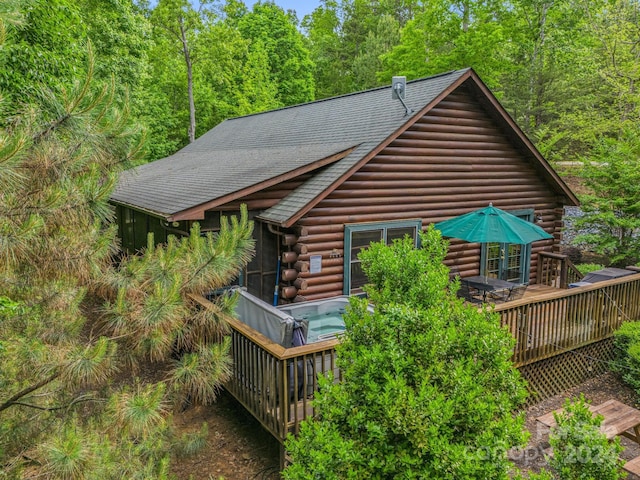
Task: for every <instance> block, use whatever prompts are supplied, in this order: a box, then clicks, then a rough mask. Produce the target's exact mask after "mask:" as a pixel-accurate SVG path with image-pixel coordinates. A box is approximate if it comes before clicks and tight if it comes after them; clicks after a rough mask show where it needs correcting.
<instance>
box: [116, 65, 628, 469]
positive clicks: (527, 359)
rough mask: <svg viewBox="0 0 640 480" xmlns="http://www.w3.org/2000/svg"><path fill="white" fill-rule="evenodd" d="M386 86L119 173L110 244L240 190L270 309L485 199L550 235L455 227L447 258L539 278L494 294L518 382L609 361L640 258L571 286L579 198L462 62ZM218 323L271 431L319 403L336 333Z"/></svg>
mask: <svg viewBox="0 0 640 480" xmlns="http://www.w3.org/2000/svg"><path fill="white" fill-rule="evenodd" d="M394 90H395V89H394V88H392V87H389V86H387V87H381V88H377V89H373V90H368V91H364V92H358V93H353V94H350V95H343V96H339V97H335V98H329V99H325V100H319V101H316V102H311V103H306V104H302V105H297V106H293V107H287V108H282V109H279V110H274V111H269V112H264V113H259V114H254V115H249V116H245V117H240V118H234V119H229V120H227V121H225V122H223V123H221V124H220V125H218V126H216V127H215V128H213V129H212V130H210V131H209V132H207V133H206V134H204V135H202V136H201V137H200V138H198V139H197V140H196V141H195V142H194V143H192V144H190V145H188V146H186V147H185V148H183V149H182V150H180V151H178V152H177V153H175V154H174V155H171V156H170V157H167V158H164V159H161V160H158V161H155V162H152V163H149V164H146V165H142V166H139V167H137V168H135V169H133V170H130V171H128V172H125V173H124V174H123V175H122V177H121V179H120V182H119V185H118V186H117V189H116V190H115V192H114V194H113V196H112V201H113V203H114V204H115V205H116V209H117V219H118V226H119V231H120V237H121V240H122V246H123V248H124V249H125V250H127V251H129V252H134V251H136V250H138V249H140V248H142V247H144V246H145V245H146V238H147V233H148V232H154V234H155V238H156V241H158V242H163V241H165V240H166V238H167V235H168V234H177V235H184V234H187V232H188V231H189V228H190V226H191V225H192V224H193V222H199V223H200V225H201V228H202V230H203V231H215V230H216V229H217V228H219V224H220V216H221V215H232V214H234V213H236V212H238V211H239V208H240V205H241V204H246V205H247V207H248V210H249V214H250V216H251V217H252V218H253V220H254V221H255V228H254V237H255V240H256V254H255V257H254V258H253V260H252V261H251V263H250V264H249V265H248V266H247V268H246V269H245V270H244V272H242V274H241V276H240V278H239V283H240V284H241V285H243V286H245V287H246V288H247V291H248V292H249V294H253V295H254V296H257V297H259V298H261V299H262V300H265V301H266V302H268V303H271V301H272V299H273V291H274V284H275V282H276V277H277V274H276V272H277V271H278V268H279V266H281V275H280V278H279V285H278V290H279V303H280V304H281V306H280V307H279V308H280V309H285V308H294V307H304V306H305V305H297V304H294V302H297V301H303V300H318V301H324V300H321V299H324V298H329V297H335V296H338V295H344V294H347V295H348V294H352V293H357V292H359V291H360V289H361V287H362V285H363V283H364V281H365V278H364V276H363V274H362V271H361V269H360V265H359V263H358V258H357V253H358V252H359V251H360V250H361V249H362V248H366V247H367V246H368V245H369V243H370V242H371V241H377V240H381V239H382V240H385V241H387V242H391V241H392V240H393V239H394V238H398V237H402V236H404V235H405V234H408V235H411V236H412V237H413V238H414V239H416V237H417V232H418V231H419V230H420V229H425V228H426V227H427V226H428V225H429V224H431V223H436V222H439V221H443V220H446V219H449V218H452V217H454V216H457V215H460V214H463V213H467V212H470V211H472V210H476V209H479V208H482V207H486V206H487V205H488V204H489V203H493V205H494V206H496V207H499V208H501V209H503V210H506V211H509V212H511V213H514V214H515V215H517V216H520V217H522V218H524V219H526V220H529V221H535V222H536V224H538V225H539V226H541V227H542V228H543V229H544V230H545V231H547V232H548V233H550V234H552V235H553V238H551V239H549V240H541V241H537V242H534V243H533V244H530V245H513V244H511V245H501V244H470V243H466V242H462V241H457V240H452V241H451V243H450V247H449V254H448V256H447V259H446V262H447V264H448V265H449V266H451V267H455V268H456V269H457V270H458V271H459V272H460V275H461V276H463V277H464V276H472V275H477V274H486V275H489V276H495V277H500V278H506V279H508V280H511V281H516V282H521V283H530V284H536V285H535V286H536V287H542V288H541V289H540V290H539V291H538V292H537V293H536V294H535V295H533V296H531V297H528V298H523V299H520V300H515V301H509V302H505V303H502V304H500V305H496V306H495V307H494V311H495V313H496V314H498V315H499V316H500V322H501V323H502V324H503V325H504V326H505V328H507V329H509V331H511V332H512V334H513V335H514V338H515V339H516V344H515V346H514V355H513V361H514V364H515V365H516V366H517V367H518V369H519V370H520V372H521V374H522V375H523V377H524V378H525V379H526V380H527V382H528V385H529V389H530V390H531V392H532V394H533V395H532V397H531V398H533V399H542V398H546V397H549V396H552V395H556V394H558V393H560V392H562V391H564V390H566V389H567V388H571V387H572V386H574V385H577V384H578V383H580V382H582V381H585V380H586V379H588V378H591V377H593V376H595V375H599V374H601V373H604V372H605V371H607V368H608V367H607V366H608V361H610V360H611V359H612V358H613V356H614V352H615V350H614V346H613V341H612V337H613V332H614V331H615V330H616V329H617V328H619V326H620V325H621V323H622V322H624V321H630V320H631V321H633V320H638V319H640V301H639V300H638V299H640V275H630V276H627V277H623V278H618V279H613V280H609V281H607V282H601V283H597V284H593V285H586V286H581V287H579V288H572V289H569V288H567V285H568V284H569V283H570V282H571V281H574V279H571V278H569V273H568V272H569V270H570V269H569V268H567V265H568V262H567V259H566V256H564V255H561V254H559V253H558V250H559V246H560V242H561V239H562V225H563V223H562V218H563V212H564V209H563V207H564V206H565V205H577V203H578V201H577V198H576V197H575V195H574V194H573V193H572V192H571V190H570V189H569V188H568V187H567V185H566V184H565V183H564V182H563V181H562V179H561V178H560V177H559V176H558V174H557V173H556V172H555V171H554V170H553V168H551V166H550V165H549V164H548V163H547V161H546V160H545V159H544V158H543V157H542V156H541V155H540V153H539V152H538V151H537V149H536V148H535V146H534V145H533V144H532V142H531V141H530V140H529V139H528V138H527V137H526V136H525V135H524V133H523V132H522V130H520V128H519V127H518V126H517V125H516V124H515V122H514V121H513V119H512V118H511V117H510V116H509V115H508V114H507V112H506V111H505V110H504V108H503V107H502V106H501V105H500V103H499V102H498V100H497V99H496V98H495V97H494V96H493V95H492V93H491V92H490V91H489V90H488V88H487V87H486V86H485V85H484V83H483V82H482V81H481V80H480V78H479V77H478V76H477V74H476V73H475V72H474V71H473V70H472V69H465V70H458V71H453V72H449V73H445V74H441V75H436V76H433V77H429V78H425V79H420V80H415V81H411V82H408V83H407V84H406V88H405V98H404V99H403V100H402V101H401V100H400V99H398V98H394V97H397V95H393V93H392V92H393V91H394ZM558 287H560V288H558ZM545 288H546V289H547V290H546V292H543V293H540V292H542V291H543V290H544V289H545ZM196 301H199V302H201V303H202V304H203V305H206V304H207V302H208V301H207V300H206V299H205V298H204V297H198V298H197V299H196ZM287 303H290V304H291V305H282V304H287ZM307 305H308V304H307ZM270 308H273V307H270ZM229 322H230V325H231V327H232V332H231V343H232V357H233V360H234V361H233V372H232V377H231V379H230V380H229V381H228V382H227V383H226V384H225V388H226V389H227V390H228V391H229V392H230V393H231V394H232V395H233V396H234V397H235V398H236V399H237V400H238V401H239V402H240V403H241V404H242V405H244V407H246V408H247V410H249V412H251V414H252V415H253V416H254V417H255V418H256V419H258V420H259V421H260V423H261V424H262V425H263V427H264V428H266V429H267V430H268V431H269V432H271V433H272V434H273V435H274V437H275V438H276V439H277V440H278V441H279V442H280V443H281V445H283V442H284V440H285V438H286V437H287V435H288V434H290V433H294V434H295V433H297V432H298V431H299V427H300V422H301V421H302V420H304V419H305V418H309V417H312V416H314V415H316V413H317V412H316V411H315V407H314V405H313V403H312V401H311V399H312V397H313V392H314V391H315V390H316V389H317V378H318V377H319V376H320V375H323V374H325V373H327V372H329V371H332V372H333V373H334V375H336V376H335V378H337V379H339V376H340V372H339V370H337V369H336V368H337V367H336V363H335V359H336V352H335V347H336V345H337V344H338V343H339V339H337V338H331V339H327V340H323V341H318V342H316V343H309V344H307V345H303V346H295V347H288V348H287V347H283V346H282V344H278V343H277V342H274V341H273V340H272V339H270V338H267V337H266V336H264V335H262V334H260V333H259V332H257V331H256V330H254V329H252V328H250V327H248V326H247V325H246V324H245V323H243V322H239V321H237V320H234V319H230V321H229ZM294 365H296V366H297V367H295V371H296V372H297V373H298V374H297V375H296V374H292V372H293V371H294V369H293V368H292V366H294ZM299 366H303V367H302V369H300V368H299ZM300 373H302V375H300ZM292 392H293V395H292ZM296 392H297V393H296ZM300 392H303V393H302V395H300ZM304 392H306V393H304ZM307 394H309V395H307ZM284 459H285V452H284V448H281V464H282V465H284V461H285V460H284Z"/></svg>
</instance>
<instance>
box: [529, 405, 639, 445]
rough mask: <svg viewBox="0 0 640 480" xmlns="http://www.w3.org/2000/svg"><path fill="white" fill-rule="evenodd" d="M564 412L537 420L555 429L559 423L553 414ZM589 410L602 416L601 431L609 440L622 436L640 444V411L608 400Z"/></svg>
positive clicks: (543, 416) (590, 407)
mask: <svg viewBox="0 0 640 480" xmlns="http://www.w3.org/2000/svg"><path fill="white" fill-rule="evenodd" d="M563 410H564V409H562V408H560V409H558V410H554V411H553V412H549V413H547V414H545V415H542V416H540V417H538V418H536V420H537V421H538V422H540V423H541V424H542V425H545V426H547V427H549V428H552V427H555V426H556V425H557V423H556V420H555V418H554V416H553V414H554V413H560V412H562V411H563ZM589 410H591V411H592V412H593V413H595V414H599V415H602V417H603V420H602V425H601V426H600V431H601V432H602V433H604V434H605V435H606V436H607V438H608V439H609V440H611V439H612V438H614V437H616V436H618V435H622V436H623V437H626V438H628V439H630V440H633V441H634V442H636V443H637V444H640V410H637V409H635V408H633V407H630V406H629V405H625V404H624V403H621V402H619V401H617V400H607V401H606V402H604V403H601V404H600V405H591V406H589Z"/></svg>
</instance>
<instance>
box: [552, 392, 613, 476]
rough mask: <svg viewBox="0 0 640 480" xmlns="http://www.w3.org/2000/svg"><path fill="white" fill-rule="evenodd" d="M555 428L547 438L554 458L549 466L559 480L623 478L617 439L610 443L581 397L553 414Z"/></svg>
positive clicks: (596, 417)
mask: <svg viewBox="0 0 640 480" xmlns="http://www.w3.org/2000/svg"><path fill="white" fill-rule="evenodd" d="M554 417H555V419H556V422H557V426H556V427H555V428H553V429H552V431H551V433H550V435H549V443H550V444H551V447H552V448H553V456H552V457H550V458H549V459H548V460H549V464H550V465H551V467H552V468H553V469H554V470H555V471H556V472H557V473H558V477H559V479H560V480H617V479H619V478H625V477H626V474H625V473H624V472H623V471H622V469H621V467H622V465H623V464H624V460H621V459H620V458H619V455H620V453H621V452H622V450H623V447H622V445H620V438H618V437H616V438H614V439H613V441H609V440H608V439H607V436H606V435H605V434H604V433H602V432H601V431H600V425H601V424H602V416H598V415H597V416H593V414H592V413H591V411H589V405H588V404H587V403H586V401H585V399H584V396H583V395H581V396H580V398H579V399H578V400H576V401H575V402H571V401H570V400H569V399H567V400H566V402H565V406H564V412H562V413H561V414H554Z"/></svg>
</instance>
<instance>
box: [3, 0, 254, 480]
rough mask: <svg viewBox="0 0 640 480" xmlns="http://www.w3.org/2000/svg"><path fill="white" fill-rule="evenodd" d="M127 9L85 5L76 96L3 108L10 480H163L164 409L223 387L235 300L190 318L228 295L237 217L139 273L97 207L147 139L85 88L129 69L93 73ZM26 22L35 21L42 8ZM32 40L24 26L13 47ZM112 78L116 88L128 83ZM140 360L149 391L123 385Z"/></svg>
mask: <svg viewBox="0 0 640 480" xmlns="http://www.w3.org/2000/svg"><path fill="white" fill-rule="evenodd" d="M54 3H55V5H53V4H52V7H55V6H57V5H64V4H65V3H64V2H62V1H60V2H54ZM127 5H128V6H129V7H130V4H127V3H126V2H124V1H123V2H119V1H117V0H114V2H112V6H113V8H114V10H110V9H109V8H108V5H107V3H103V2H93V3H91V6H90V7H91V8H89V11H90V12H91V13H90V14H92V15H95V16H96V17H100V18H95V19H93V20H94V22H87V23H86V24H83V25H79V26H78V28H80V27H82V28H85V27H87V28H88V31H91V28H97V29H102V34H103V35H104V36H105V37H108V38H102V40H103V41H104V42H105V43H100V44H99V45H98V46H97V47H96V50H97V51H95V50H93V49H92V48H90V47H88V48H85V49H84V50H83V54H82V55H80V56H79V57H81V58H82V57H84V58H88V59H89V61H88V62H86V64H83V67H82V71H86V78H85V79H84V80H83V81H75V80H74V79H73V75H71V74H69V75H70V76H69V77H66V76H65V75H66V73H65V72H63V71H62V70H60V72H59V74H60V78H59V81H58V82H53V80H52V77H51V78H49V75H52V76H55V75H53V74H52V72H54V70H48V71H46V72H44V73H46V76H47V78H49V79H50V80H51V81H52V82H53V83H52V84H51V85H50V86H45V85H40V84H36V83H35V82H33V81H30V82H31V83H30V89H29V90H25V91H24V92H19V93H20V94H21V97H20V100H21V102H25V107H24V109H22V110H18V107H19V104H18V103H15V102H14V103H9V104H7V105H8V106H7V108H6V111H8V112H10V113H11V115H10V116H6V117H4V118H3V120H2V129H1V130H0V167H1V168H0V196H1V197H2V202H0V463H1V464H2V466H3V476H6V477H7V478H21V477H23V476H41V477H45V478H87V479H101V480H102V479H114V480H115V479H121V478H158V479H162V478H168V477H169V470H168V466H169V463H168V460H169V456H168V452H169V449H170V448H172V447H173V446H175V444H176V443H177V442H178V441H179V440H178V439H175V438H173V435H172V432H171V428H170V422H169V419H170V417H169V416H168V411H169V408H170V407H171V406H172V403H171V400H172V399H175V401H176V403H180V404H184V403H185V402H186V401H187V400H188V401H189V402H207V401H210V400H211V399H212V398H213V397H214V396H215V393H216V392H217V388H218V387H219V385H220V382H221V381H223V380H224V378H226V376H227V375H228V369H229V358H228V355H227V352H228V349H229V345H228V342H226V341H224V340H223V335H224V333H225V332H226V331H227V326H226V318H227V317H228V316H229V315H230V314H231V312H232V310H233V299H223V300H221V301H220V302H218V303H209V304H205V305H204V306H202V307H200V306H199V305H198V304H197V302H196V300H194V297H193V296H192V294H199V293H201V292H203V291H207V290H209V289H210V288H216V287H217V286H221V285H223V284H225V283H228V282H229V280H230V279H231V278H233V277H234V276H235V275H237V272H238V270H239V269H240V268H241V267H242V266H244V264H245V263H246V262H247V261H248V258H249V256H250V254H251V252H252V240H251V228H252V226H251V223H250V222H249V221H248V219H247V214H246V210H243V213H242V216H241V218H240V219H232V221H231V222H223V223H224V224H223V227H222V229H221V231H220V233H219V234H218V235H216V236H215V237H214V236H211V235H210V236H207V237H201V236H200V232H199V230H198V228H197V227H196V228H194V230H193V233H192V236H190V237H188V238H185V239H183V240H181V241H177V240H176V239H172V240H170V241H169V244H168V245H167V246H165V247H158V248H156V247H153V246H152V247H150V248H149V251H148V252H147V256H146V257H145V258H144V259H142V258H139V259H123V260H122V262H121V263H120V264H118V265H116V264H114V262H113V254H114V253H115V252H116V246H117V244H116V238H115V234H116V229H115V227H114V225H112V224H111V221H112V219H113V208H112V206H110V204H109V197H110V195H111V191H112V189H113V187H114V185H115V182H116V179H117V175H118V173H119V171H120V169H121V168H124V167H127V166H128V165H130V164H132V163H133V162H135V161H137V160H138V159H139V154H140V152H141V144H142V142H143V140H144V136H143V134H142V132H141V131H140V130H139V129H138V128H136V127H133V126H132V122H131V119H130V116H129V114H130V111H129V109H128V108H127V106H126V105H124V106H123V105H122V104H120V103H119V102H120V100H122V98H123V97H124V96H125V94H124V92H123V90H126V88H123V87H126V85H124V84H123V83H120V84H119V85H118V87H120V88H118V87H116V85H115V82H109V83H105V84H101V83H97V82H95V78H94V76H93V75H94V67H97V66H99V67H100V69H102V70H103V73H105V71H104V69H107V70H108V68H107V67H106V66H107V65H108V64H109V62H110V61H116V60H114V59H117V60H118V61H122V62H125V63H126V61H127V60H128V59H130V57H128V54H127V53H126V52H125V51H124V50H122V51H120V52H119V53H114V52H113V51H111V53H112V54H113V55H112V56H111V57H110V58H111V60H109V62H105V63H102V64H100V63H98V62H97V61H96V62H94V61H93V58H94V52H95V53H97V54H103V53H105V52H107V51H108V50H110V49H111V50H113V49H115V48H116V46H117V45H119V46H120V47H122V48H123V49H126V48H128V47H127V45H129V46H131V43H132V42H133V43H135V41H133V39H132V38H131V37H127V38H123V37H120V36H119V33H123V32H125V31H126V30H127V28H125V26H126V25H127V22H128V21H129V20H131V21H134V19H131V18H129V17H127V15H126V14H125V13H126V12H124V11H122V12H121V11H120V10H118V8H119V7H122V8H124V9H125V10H127V9H126V7H127ZM5 6H6V4H4V3H3V5H2V7H0V25H1V26H2V28H7V25H9V26H11V30H10V31H9V34H8V35H6V36H5V37H4V38H8V39H9V41H10V42H13V41H14V40H15V41H22V40H20V38H21V37H20V32H19V31H17V30H16V29H15V27H14V25H18V24H19V22H18V21H16V19H17V20H20V15H15V16H13V15H11V16H7V17H5V16H4V10H3V9H4V8H5ZM74 8H75V4H74ZM102 8H104V9H106V10H105V11H106V12H108V13H115V12H120V13H122V14H123V18H122V19H121V20H122V23H123V25H122V26H121V27H120V28H121V29H122V30H118V28H117V26H115V25H111V27H113V28H114V29H115V30H109V29H108V28H106V26H105V24H104V23H102V22H106V23H109V22H108V18H109V15H106V13H105V12H103V11H102V10H101V9H102ZM74 11H75V10H74ZM127 11H128V10H127ZM34 12H35V13H38V15H40V14H42V13H43V7H42V5H41V4H39V3H38V2H35V3H34V7H33V10H31V13H34ZM52 12H58V11H57V10H56V9H55V8H53V10H52ZM35 13H34V14H35ZM58 13H59V12H58ZM58 13H56V15H57V14H58ZM103 13H105V16H104V17H103ZM129 13H131V11H129ZM87 14H89V13H87ZM56 15H54V18H53V19H51V22H50V23H47V22H49V21H48V20H47V22H45V23H46V25H47V28H49V29H51V30H50V31H46V32H45V31H43V32H36V33H38V35H42V36H44V37H46V38H49V36H51V37H52V38H54V37H55V36H56V32H55V29H54V27H55V26H56V25H55V17H56ZM134 17H135V18H138V17H136V16H135V15H134ZM30 18H31V17H29V15H26V16H25V22H29V21H30ZM71 18H72V19H75V18H76V17H75V16H74V15H71ZM37 25H40V26H42V25H43V24H42V23H37ZM64 25H65V22H64V21H61V27H64ZM91 25H93V26H91ZM101 25H102V26H101ZM103 27H104V28H103ZM32 28H34V25H31V24H28V25H24V30H23V32H26V31H29V29H32ZM3 31H6V30H3ZM112 37H113V40H114V43H109V41H108V40H109V39H110V38H112ZM38 38H40V37H38ZM61 38H66V37H64V36H62V37H61ZM27 43H28V42H27ZM11 46H13V45H11ZM32 46H33V48H34V49H35V50H37V49H38V48H40V46H38V45H32ZM54 46H55V45H54ZM3 47H4V46H3ZM62 47H63V46H60V48H62ZM71 47H73V46H72V45H70V46H69V48H70V49H71V50H72V48H71ZM125 47H126V48H125ZM52 48H53V47H52ZM74 48H75V47H74ZM83 48H84V47H83ZM7 52H9V53H11V52H15V50H14V49H13V48H6V49H5V48H0V62H4V64H7V61H9V63H10V62H11V61H15V59H14V58H10V59H7V57H6V55H7ZM53 53H54V55H52V59H54V60H55V59H56V52H53ZM65 55H66V54H65ZM61 58H63V60H64V59H66V57H65V56H64V55H63V56H62V57H61ZM67 60H68V61H69V64H68V65H66V66H65V68H67V67H69V69H70V70H69V71H73V68H71V66H72V65H74V62H75V61H76V60H77V59H75V58H74V59H71V58H69V59H67ZM112 66H114V71H115V70H117V72H118V75H122V76H123V77H127V74H126V72H136V71H138V70H137V69H136V68H137V67H136V66H134V65H129V66H127V65H120V67H122V68H120V69H115V65H113V64H112ZM138 66H139V65H138ZM56 71H57V70H56ZM21 73H22V72H21ZM133 77H135V75H133V76H131V77H128V78H133ZM24 78H26V77H24ZM16 85H19V82H18V81H15V82H12V83H10V84H7V88H10V89H14V88H17V87H16ZM10 92H11V93H17V92H15V91H14V90H10ZM151 245H153V242H151ZM98 294H101V295H104V296H106V297H107V298H108V299H109V305H108V307H107V308H103V309H101V308H100V307H99V305H98V304H99V301H98V298H97V295H98ZM196 298H197V297H196ZM97 317H102V320H103V324H104V325H106V326H108V328H105V330H104V331H103V333H104V334H103V335H100V334H99V333H98V331H97V329H98V326H99V325H96V324H95V323H94V322H89V321H88V318H89V319H91V320H95V319H96V318H97ZM126 323H129V324H128V325H126ZM136 329H137V330H136ZM114 332H117V334H118V335H120V336H117V337H114V336H113V335H112V334H113V333H114ZM172 354H174V357H173V358H174V359H175V360H176V363H175V365H174V364H172V363H171V361H170V360H171V358H172ZM151 360H157V361H158V362H159V363H158V364H157V365H156V367H157V368H156V370H157V371H158V372H159V373H158V374H157V377H158V379H159V380H157V383H152V380H150V379H149V378H147V379H146V381H144V382H143V381H138V382H137V383H135V385H134V386H132V387H125V386H123V385H122V383H121V382H123V381H125V380H126V379H127V378H129V379H133V378H134V376H135V372H136V371H137V369H138V368H139V367H140V366H141V365H142V363H143V362H145V361H151ZM180 368H182V370H180ZM162 373H166V374H167V375H166V377H162ZM178 373H181V375H179V374H178ZM119 374H122V375H119Z"/></svg>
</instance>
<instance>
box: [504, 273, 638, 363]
mask: <svg viewBox="0 0 640 480" xmlns="http://www.w3.org/2000/svg"><path fill="white" fill-rule="evenodd" d="M495 311H496V312H497V313H499V314H500V317H501V321H502V324H503V325H506V326H507V328H508V329H509V331H510V332H511V333H512V334H513V336H514V337H515V338H516V342H517V343H516V346H515V348H514V353H513V361H514V363H515V365H516V366H517V367H520V366H522V365H526V364H529V363H533V362H536V361H539V360H542V359H545V358H549V357H552V356H555V355H559V354H560V353H563V352H566V351H569V350H575V349H577V348H580V347H583V346H586V345H589V344H591V343H595V342H598V341H600V340H604V339H606V338H608V337H610V336H612V335H613V332H614V331H615V330H616V329H617V328H619V327H620V325H621V324H622V322H624V321H628V320H639V319H640V275H631V276H627V277H622V278H617V279H613V280H608V281H606V282H599V283H594V284H591V285H586V286H581V287H578V288H570V289H567V290H556V291H553V292H550V293H548V294H544V295H540V296H537V297H535V298H533V299H531V298H529V299H527V298H523V299H522V300H516V301H513V302H507V303H503V304H500V305H497V306H496V307H495Z"/></svg>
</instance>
